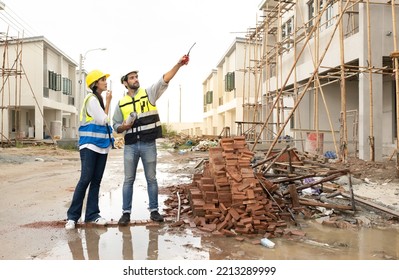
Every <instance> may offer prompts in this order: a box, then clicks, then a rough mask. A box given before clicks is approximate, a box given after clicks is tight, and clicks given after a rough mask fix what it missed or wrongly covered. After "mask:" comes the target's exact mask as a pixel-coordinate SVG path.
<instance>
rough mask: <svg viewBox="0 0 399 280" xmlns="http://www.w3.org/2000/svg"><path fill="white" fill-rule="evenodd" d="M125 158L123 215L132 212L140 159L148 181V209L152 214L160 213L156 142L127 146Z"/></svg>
mask: <svg viewBox="0 0 399 280" xmlns="http://www.w3.org/2000/svg"><path fill="white" fill-rule="evenodd" d="M123 157H124V168H125V180H124V182H123V188H122V196H123V205H122V210H123V213H131V212H132V200H133V183H134V180H135V179H136V172H137V165H138V163H139V159H140V158H141V162H142V163H143V167H144V174H145V179H146V181H147V192H148V199H149V206H148V209H149V210H150V212H152V211H158V182H157V178H156V168H157V147H156V142H155V140H154V141H149V142H142V141H138V142H137V143H135V144H130V145H125V148H124V151H123Z"/></svg>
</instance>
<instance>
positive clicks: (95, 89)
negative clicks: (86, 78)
mask: <svg viewBox="0 0 399 280" xmlns="http://www.w3.org/2000/svg"><path fill="white" fill-rule="evenodd" d="M91 90H92V91H93V93H94V95H95V96H96V97H97V99H98V101H100V106H101V108H103V110H105V106H104V101H103V98H102V96H101V93H98V92H97V85H96V82H94V85H93V86H92V87H91Z"/></svg>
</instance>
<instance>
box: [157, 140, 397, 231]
mask: <svg viewBox="0 0 399 280" xmlns="http://www.w3.org/2000/svg"><path fill="white" fill-rule="evenodd" d="M255 158H256V155H255V153H254V152H252V151H250V150H249V149H248V145H247V143H246V141H245V137H244V136H240V137H232V138H222V139H221V140H220V141H219V146H217V147H211V148H209V160H206V161H203V171H202V173H197V174H194V175H193V180H192V183H191V184H186V185H181V186H178V187H176V186H175V187H174V189H173V190H172V193H173V195H175V194H176V193H178V194H179V203H177V202H176V198H174V196H172V197H171V198H169V199H168V200H166V202H165V204H166V205H168V206H169V208H168V209H165V211H166V212H168V211H169V212H170V213H174V214H175V215H176V216H179V217H180V215H183V214H187V215H188V216H189V217H190V219H179V221H177V222H176V223H175V224H174V226H182V225H184V224H189V225H190V226H191V227H196V228H198V229H200V230H202V231H205V232H209V233H212V234H213V235H224V236H236V235H238V234H265V236H266V237H277V236H282V235H286V234H289V235H292V234H293V233H292V230H290V229H289V228H290V226H292V225H293V226H296V225H298V224H297V221H296V219H297V217H298V216H302V217H304V218H311V217H320V216H323V215H324V216H329V218H330V219H325V220H323V224H325V225H329V226H334V227H341V228H342V227H345V228H347V227H349V226H344V224H347V223H349V222H347V221H342V220H341V219H339V217H337V216H336V214H337V213H339V212H342V213H345V214H353V213H355V211H356V209H355V207H354V205H355V202H359V199H357V198H354V196H353V194H350V193H349V194H348V193H347V192H346V191H345V189H344V188H343V187H342V186H340V185H339V184H336V183H335V181H334V180H336V179H338V178H341V177H342V176H348V178H351V176H350V170H349V169H335V168H332V167H330V166H328V165H326V164H325V163H324V162H325V159H318V158H314V157H313V155H309V154H306V153H299V152H297V151H296V150H295V149H294V148H289V147H287V148H285V149H283V150H281V151H274V152H273V154H272V155H271V156H269V157H268V158H267V159H266V160H261V161H259V162H256V160H255ZM349 182H350V180H349ZM177 205H179V210H178V213H176V206H177ZM379 210H381V209H379ZM381 211H383V210H381ZM388 213H389V214H392V215H394V214H395V213H393V211H390V212H388ZM398 215H399V214H398ZM352 222H353V223H356V222H357V221H356V219H352ZM295 230H296V231H298V232H299V233H298V232H297V233H296V234H297V235H298V234H303V233H302V232H301V231H300V230H298V229H295Z"/></svg>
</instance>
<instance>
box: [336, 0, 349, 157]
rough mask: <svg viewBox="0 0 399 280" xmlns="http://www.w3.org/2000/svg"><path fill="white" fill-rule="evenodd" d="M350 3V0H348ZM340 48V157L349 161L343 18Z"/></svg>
mask: <svg viewBox="0 0 399 280" xmlns="http://www.w3.org/2000/svg"><path fill="white" fill-rule="evenodd" d="M342 2H343V0H340V1H339V2H338V9H339V11H340V13H341V14H344V11H343V8H342ZM347 3H349V2H347ZM338 27H339V50H340V64H341V67H340V68H341V82H340V87H341V133H340V136H341V137H340V159H341V160H342V161H343V162H347V157H348V131H347V129H348V128H347V124H346V79H345V54H344V51H345V48H344V27H343V22H342V20H340V21H339V24H338Z"/></svg>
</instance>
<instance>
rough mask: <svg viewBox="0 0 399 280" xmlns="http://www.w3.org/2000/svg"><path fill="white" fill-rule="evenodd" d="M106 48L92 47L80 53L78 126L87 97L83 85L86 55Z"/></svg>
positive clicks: (77, 96) (77, 104) (77, 102)
mask: <svg viewBox="0 0 399 280" xmlns="http://www.w3.org/2000/svg"><path fill="white" fill-rule="evenodd" d="M106 49H107V48H95V49H90V50H88V51H86V52H85V54H84V55H82V54H80V55H79V71H78V83H79V92H78V93H77V95H76V108H77V110H78V113H77V117H76V127H79V123H80V110H81V106H82V105H83V99H84V97H85V94H84V86H83V83H84V77H82V75H83V69H84V68H83V67H84V61H85V59H86V55H87V54H88V53H89V52H92V51H105V50H106Z"/></svg>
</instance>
